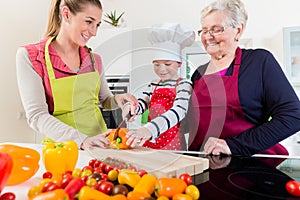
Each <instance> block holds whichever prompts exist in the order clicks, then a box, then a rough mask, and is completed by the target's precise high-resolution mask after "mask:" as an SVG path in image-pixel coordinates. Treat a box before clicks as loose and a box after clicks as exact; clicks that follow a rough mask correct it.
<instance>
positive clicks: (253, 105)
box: [187, 0, 300, 155]
mask: <svg viewBox="0 0 300 200" xmlns="http://www.w3.org/2000/svg"><path fill="white" fill-rule="evenodd" d="M247 18H248V16H247V12H246V10H245V8H244V5H243V3H242V2H241V1H240V0H222V1H221V0H218V1H215V2H213V3H211V4H210V5H208V6H207V7H206V8H204V9H203V10H202V18H201V23H202V30H200V31H199V32H198V33H199V35H200V36H201V41H202V43H203V45H204V48H205V50H206V51H207V53H208V54H209V55H210V56H211V60H210V61H209V63H207V64H205V65H203V66H200V67H199V68H198V69H197V70H196V71H195V73H194V74H193V76H192V82H193V87H194V93H193V95H192V97H191V102H190V109H189V114H188V115H189V116H188V119H191V120H187V121H193V122H197V123H196V125H195V123H193V124H189V133H190V146H189V149H190V150H196V151H198V150H204V151H205V152H207V153H211V154H221V153H224V154H234V155H252V154H255V153H267V154H288V152H287V150H286V149H285V148H284V147H283V146H282V145H280V144H279V142H280V141H282V140H283V139H285V138H287V137H289V136H291V135H293V134H294V133H296V132H297V131H299V130H300V103H299V99H298V97H297V95H296V94H295V92H294V90H293V88H292V86H291V85H290V83H289V82H288V80H287V78H286V77H285V75H284V73H283V71H282V69H281V67H280V65H279V64H278V62H277V61H276V60H275V58H274V56H273V55H272V54H271V53H270V52H269V51H267V50H264V49H241V48H239V47H238V41H239V39H240V38H241V36H242V33H243V31H244V29H245V26H246V22H247Z"/></svg>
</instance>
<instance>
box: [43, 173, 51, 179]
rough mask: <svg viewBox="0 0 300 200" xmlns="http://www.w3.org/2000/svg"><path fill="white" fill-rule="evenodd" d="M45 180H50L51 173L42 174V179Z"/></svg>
mask: <svg viewBox="0 0 300 200" xmlns="http://www.w3.org/2000/svg"><path fill="white" fill-rule="evenodd" d="M45 178H52V173H51V172H45V173H43V179H45Z"/></svg>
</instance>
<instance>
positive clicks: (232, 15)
mask: <svg viewBox="0 0 300 200" xmlns="http://www.w3.org/2000/svg"><path fill="white" fill-rule="evenodd" d="M218 10H219V11H224V12H225V14H226V16H227V20H228V22H229V25H231V26H233V27H234V28H236V27H238V26H240V25H241V24H244V26H246V23H247V20H248V14H247V11H246V9H245V6H244V3H243V2H242V1H241V0H216V1H214V2H212V3H211V4H209V5H208V6H206V7H205V8H204V9H203V10H202V11H201V22H203V18H204V17H206V16H207V15H208V14H210V13H212V12H214V11H218Z"/></svg>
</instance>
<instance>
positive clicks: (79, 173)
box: [72, 168, 82, 178]
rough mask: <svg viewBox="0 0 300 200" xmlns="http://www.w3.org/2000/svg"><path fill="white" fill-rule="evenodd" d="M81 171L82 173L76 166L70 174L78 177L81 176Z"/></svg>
mask: <svg viewBox="0 0 300 200" xmlns="http://www.w3.org/2000/svg"><path fill="white" fill-rule="evenodd" d="M81 173H82V171H81V169H79V168H76V169H74V170H73V172H72V176H73V177H74V178H79V177H80V176H81Z"/></svg>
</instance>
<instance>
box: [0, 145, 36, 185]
mask: <svg viewBox="0 0 300 200" xmlns="http://www.w3.org/2000/svg"><path fill="white" fill-rule="evenodd" d="M0 152H6V153H8V154H9V155H10V156H11V158H12V160H13V167H12V171H11V174H10V176H9V178H8V181H7V185H17V184H20V183H22V182H24V181H26V180H28V179H29V178H31V177H32V176H33V175H34V174H35V173H36V172H37V170H38V169H39V167H40V166H39V160H40V154H39V152H38V151H36V150H34V149H31V148H27V147H21V146H18V145H12V144H2V145H0Z"/></svg>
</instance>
